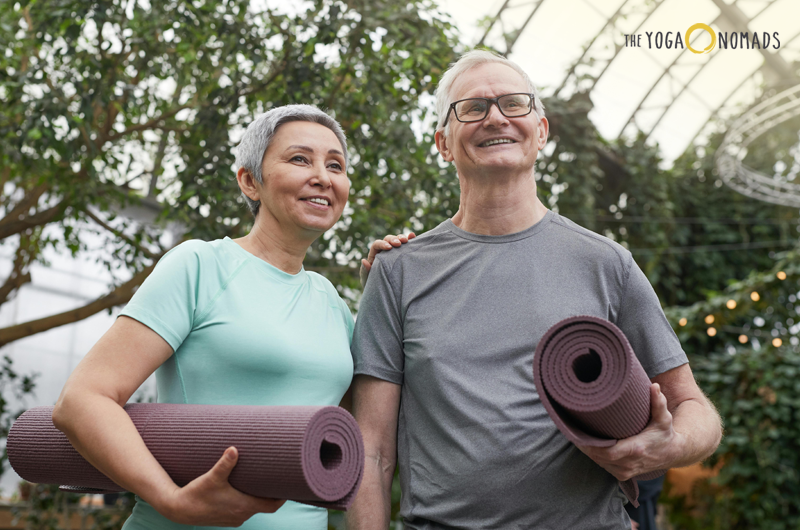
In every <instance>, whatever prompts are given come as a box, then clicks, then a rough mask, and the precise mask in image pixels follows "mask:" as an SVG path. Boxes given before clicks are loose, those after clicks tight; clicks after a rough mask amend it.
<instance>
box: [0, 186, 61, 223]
mask: <svg viewBox="0 0 800 530" xmlns="http://www.w3.org/2000/svg"><path fill="white" fill-rule="evenodd" d="M48 188H49V186H47V185H46V184H40V185H39V186H35V187H33V188H31V189H30V190H28V191H27V192H26V193H25V195H24V196H23V197H22V199H20V201H19V202H18V203H17V204H15V205H14V208H12V209H11V211H10V212H8V213H7V214H6V215H5V217H3V218H2V219H0V230H2V228H3V226H5V225H6V224H8V223H13V222H14V221H18V220H19V218H20V217H22V216H23V215H25V214H26V213H28V210H30V209H31V208H32V207H33V206H34V205H36V203H38V202H39V197H41V196H42V194H44V192H45V191H47V189H48Z"/></svg>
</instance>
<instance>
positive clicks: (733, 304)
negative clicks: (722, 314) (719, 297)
mask: <svg viewBox="0 0 800 530" xmlns="http://www.w3.org/2000/svg"><path fill="white" fill-rule="evenodd" d="M725 305H726V306H727V308H728V309H736V300H734V299H733V298H731V299H730V300H728V301H727V302H726V303H725Z"/></svg>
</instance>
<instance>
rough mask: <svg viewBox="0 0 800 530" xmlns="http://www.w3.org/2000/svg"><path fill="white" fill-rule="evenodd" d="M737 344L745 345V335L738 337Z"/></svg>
mask: <svg viewBox="0 0 800 530" xmlns="http://www.w3.org/2000/svg"><path fill="white" fill-rule="evenodd" d="M739 342H741V343H742V344H747V335H739Z"/></svg>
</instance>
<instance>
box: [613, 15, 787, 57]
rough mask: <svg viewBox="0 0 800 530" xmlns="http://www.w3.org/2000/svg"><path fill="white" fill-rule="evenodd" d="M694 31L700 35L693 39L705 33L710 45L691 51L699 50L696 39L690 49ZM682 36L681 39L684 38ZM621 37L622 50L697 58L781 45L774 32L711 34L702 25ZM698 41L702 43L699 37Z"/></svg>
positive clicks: (718, 32)
mask: <svg viewBox="0 0 800 530" xmlns="http://www.w3.org/2000/svg"><path fill="white" fill-rule="evenodd" d="M698 30H702V32H701V33H697V34H696V36H701V35H702V34H703V33H708V35H709V36H710V37H711V42H710V43H709V44H708V46H706V47H705V48H702V49H697V48H696V47H695V46H697V47H699V44H698V42H697V41H698V39H695V46H692V41H691V38H692V34H693V33H695V32H696V31H698ZM643 35H644V36H645V37H646V38H647V41H646V42H645V41H644V40H643V39H642V36H643ZM683 35H685V37H684V36H683ZM624 36H625V47H626V48H644V47H645V45H646V47H647V49H650V50H652V49H657V50H660V49H662V48H666V49H668V50H671V49H672V48H680V49H682V50H683V49H687V48H688V50H689V51H690V52H692V53H694V54H697V55H704V54H707V53H711V52H712V51H713V50H714V48H717V49H719V50H766V49H767V48H770V47H771V48H772V49H774V50H778V49H780V47H781V41H780V37H779V35H778V32H777V31H774V32H772V33H770V32H768V31H762V32H760V33H759V32H758V31H753V32H750V31H730V32H728V31H717V32H715V31H714V30H713V29H711V26H709V25H708V24H703V23H702V22H698V23H697V24H693V25H691V26H689V28H688V29H687V30H686V33H682V32H680V31H666V32H664V31H645V32H644V34H642V33H633V34H624ZM673 36H674V37H673ZM701 41H702V42H705V41H704V40H703V39H702V37H701Z"/></svg>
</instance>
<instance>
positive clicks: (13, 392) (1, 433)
mask: <svg viewBox="0 0 800 530" xmlns="http://www.w3.org/2000/svg"><path fill="white" fill-rule="evenodd" d="M35 386H36V375H35V374H34V375H24V376H20V375H19V374H18V373H17V372H16V370H14V367H13V361H12V360H11V358H10V357H8V356H7V355H4V356H3V359H2V361H0V439H5V438H6V437H8V431H9V430H10V429H11V424H12V423H14V420H16V419H17V417H18V416H19V415H20V414H22V413H23V412H25V409H24V404H25V398H26V396H28V395H30V394H31V393H32V392H33V389H34V387H35ZM7 397H13V398H14V403H15V410H11V409H10V408H9V402H8V401H7V400H6V398H7ZM7 460H8V454H7V453H6V450H5V448H3V454H2V457H0V475H2V474H3V471H5V468H6V461H7Z"/></svg>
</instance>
